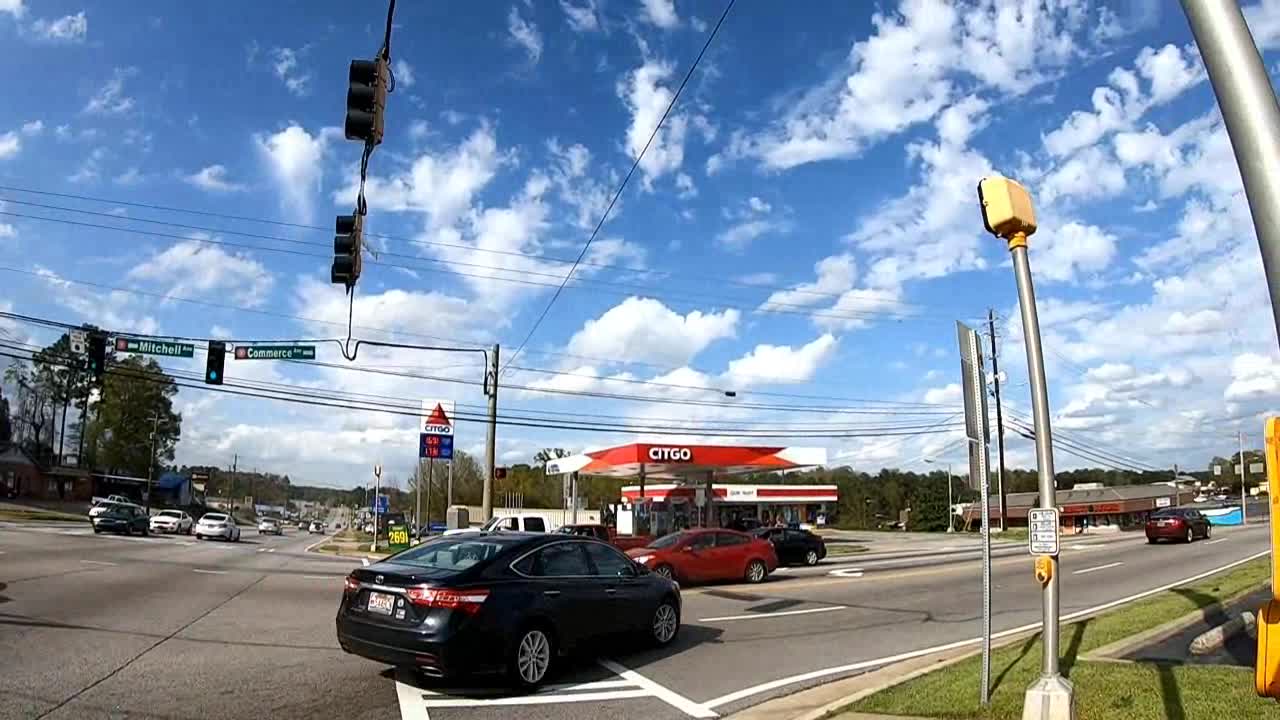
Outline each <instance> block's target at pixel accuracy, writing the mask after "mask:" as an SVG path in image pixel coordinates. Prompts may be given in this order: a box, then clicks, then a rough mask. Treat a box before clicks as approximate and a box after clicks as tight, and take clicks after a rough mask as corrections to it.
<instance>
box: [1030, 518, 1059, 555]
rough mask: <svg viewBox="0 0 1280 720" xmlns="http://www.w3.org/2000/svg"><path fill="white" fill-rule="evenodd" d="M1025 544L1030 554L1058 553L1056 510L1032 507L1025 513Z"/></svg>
mask: <svg viewBox="0 0 1280 720" xmlns="http://www.w3.org/2000/svg"><path fill="white" fill-rule="evenodd" d="M1027 527H1028V528H1029V530H1030V532H1029V533H1028V534H1027V544H1028V547H1029V549H1030V551H1031V554H1032V555H1057V554H1058V511H1057V509H1055V508H1034V509H1032V510H1031V511H1030V512H1029V513H1028V514H1027Z"/></svg>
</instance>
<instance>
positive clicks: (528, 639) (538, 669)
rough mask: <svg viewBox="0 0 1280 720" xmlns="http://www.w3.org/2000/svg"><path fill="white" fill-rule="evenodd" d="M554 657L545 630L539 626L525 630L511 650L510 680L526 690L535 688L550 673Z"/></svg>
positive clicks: (552, 646) (551, 644)
mask: <svg viewBox="0 0 1280 720" xmlns="http://www.w3.org/2000/svg"><path fill="white" fill-rule="evenodd" d="M554 657H555V647H554V645H553V643H552V641H551V635H550V633H548V632H547V630H546V628H544V627H542V626H540V625H534V626H532V627H529V628H527V629H526V630H525V631H524V632H522V633H520V639H519V640H517V641H516V644H515V646H514V647H513V648H512V650H511V658H510V661H509V665H510V667H509V668H508V670H509V672H510V673H511V679H512V680H513V681H515V683H516V684H517V685H519V686H520V687H522V688H524V689H526V690H532V689H534V688H537V687H538V686H539V685H541V684H542V683H543V682H544V681H545V680H546V679H547V675H548V674H549V673H550V672H551V660H552V658H554Z"/></svg>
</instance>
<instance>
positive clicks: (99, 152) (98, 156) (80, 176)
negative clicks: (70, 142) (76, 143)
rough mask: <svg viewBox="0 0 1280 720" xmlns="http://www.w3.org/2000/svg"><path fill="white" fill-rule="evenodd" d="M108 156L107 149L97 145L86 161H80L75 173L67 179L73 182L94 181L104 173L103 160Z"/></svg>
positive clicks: (86, 157)
mask: <svg viewBox="0 0 1280 720" xmlns="http://www.w3.org/2000/svg"><path fill="white" fill-rule="evenodd" d="M106 157H107V149H106V148H102V147H96V148H94V149H93V150H92V151H90V153H89V154H88V155H86V156H85V158H84V161H83V162H81V163H80V167H79V168H77V169H76V171H75V172H74V173H72V174H71V175H70V176H68V177H67V180H68V181H70V182H73V183H85V182H93V181H95V180H97V179H98V177H99V176H100V175H101V174H102V173H101V167H102V161H103V160H104V159H106Z"/></svg>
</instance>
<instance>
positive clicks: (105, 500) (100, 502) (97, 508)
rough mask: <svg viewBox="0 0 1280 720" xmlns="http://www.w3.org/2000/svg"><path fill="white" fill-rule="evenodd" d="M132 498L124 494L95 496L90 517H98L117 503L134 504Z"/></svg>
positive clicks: (90, 509)
mask: <svg viewBox="0 0 1280 720" xmlns="http://www.w3.org/2000/svg"><path fill="white" fill-rule="evenodd" d="M134 504H136V503H134V502H133V501H132V500H130V499H129V498H127V497H125V496H123V495H108V496H106V497H95V498H94V499H93V507H91V508H89V517H91V518H93V517H98V516H99V515H101V514H102V513H104V512H106V511H107V509H108V508H112V507H115V506H116V505H134Z"/></svg>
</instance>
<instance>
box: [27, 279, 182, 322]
mask: <svg viewBox="0 0 1280 720" xmlns="http://www.w3.org/2000/svg"><path fill="white" fill-rule="evenodd" d="M34 270H35V273H36V275H37V276H38V277H39V278H40V279H41V280H43V281H44V282H46V283H48V284H49V286H50V287H52V288H56V290H57V291H56V292H52V293H50V297H51V298H52V299H53V301H54V302H56V303H57V304H59V305H61V306H63V307H65V308H67V309H68V310H70V311H72V312H73V313H75V314H76V315H78V316H79V317H80V318H81V319H83V320H84V321H86V322H91V323H93V324H95V325H98V326H99V327H105V328H124V329H128V330H129V331H132V332H136V333H139V334H142V335H155V334H156V333H158V332H160V323H158V322H157V321H156V319H155V318H154V317H152V316H151V315H147V314H144V313H141V311H140V310H137V309H136V298H135V297H134V296H133V295H130V294H129V293H124V292H119V291H110V292H104V291H101V290H99V289H97V288H86V287H84V286H83V285H76V284H74V283H71V282H68V281H67V280H66V279H64V278H63V277H62V276H61V275H59V274H58V273H56V272H54V271H52V270H50V269H49V268H46V267H44V266H41V265H36V266H35V267H34Z"/></svg>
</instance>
